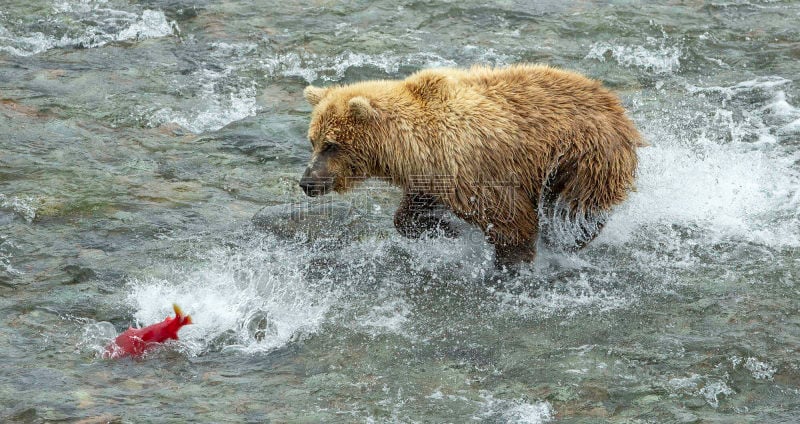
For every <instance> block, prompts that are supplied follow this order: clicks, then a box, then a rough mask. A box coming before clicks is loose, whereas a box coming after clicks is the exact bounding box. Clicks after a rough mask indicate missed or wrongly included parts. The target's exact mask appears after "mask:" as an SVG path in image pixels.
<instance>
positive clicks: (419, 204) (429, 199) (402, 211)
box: [394, 192, 458, 238]
mask: <svg viewBox="0 0 800 424" xmlns="http://www.w3.org/2000/svg"><path fill="white" fill-rule="evenodd" d="M446 212H447V209H446V208H445V206H444V205H442V203H441V202H439V200H438V199H436V197H435V196H432V195H430V194H425V193H411V192H406V193H405V194H404V195H403V201H402V202H401V203H400V207H399V208H397V212H395V214H394V226H395V228H397V231H398V232H399V233H400V234H402V235H403V236H405V237H408V238H419V237H420V236H422V234H423V233H425V232H426V231H428V232H429V234H430V235H431V236H432V237H436V236H437V235H439V234H444V236H445V237H458V230H456V229H455V228H453V226H452V225H451V224H450V222H449V221H448V220H447V219H446V218H445V217H444V214H445V213H446Z"/></svg>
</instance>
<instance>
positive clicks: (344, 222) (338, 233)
mask: <svg viewBox="0 0 800 424" xmlns="http://www.w3.org/2000/svg"><path fill="white" fill-rule="evenodd" d="M365 218H367V217H364V216H362V214H361V213H360V212H359V211H358V210H356V208H354V207H353V205H351V204H350V203H348V202H343V201H325V202H320V203H285V204H280V205H274V206H265V207H264V208H262V209H261V210H260V211H258V212H256V214H255V215H254V216H253V218H252V220H251V221H252V223H253V226H255V227H256V228H257V229H259V230H262V231H265V232H268V233H271V234H273V235H275V236H277V237H280V238H287V239H289V238H304V239H306V240H308V241H318V240H322V239H333V240H353V239H357V238H359V237H363V236H365V235H368V234H372V233H373V231H371V230H372V228H371V226H370V220H369V219H365Z"/></svg>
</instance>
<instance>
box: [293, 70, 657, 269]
mask: <svg viewBox="0 0 800 424" xmlns="http://www.w3.org/2000/svg"><path fill="white" fill-rule="evenodd" d="M304 96H305V98H306V100H307V101H308V102H309V103H310V104H311V105H313V106H314V110H313V112H312V115H311V123H310V125H309V130H308V138H309V140H310V142H311V144H312V146H313V153H312V159H311V163H310V164H309V167H308V169H307V170H306V173H305V174H304V175H303V178H302V179H301V182H300V184H301V186H302V187H303V189H304V190H305V191H306V193H307V194H309V195H312V196H313V195H320V194H325V193H327V192H328V191H330V190H334V191H337V192H344V191H347V190H349V189H350V188H352V187H353V186H354V185H356V184H358V183H359V182H360V181H363V180H364V179H366V178H370V177H378V178H383V179H386V180H388V181H390V182H391V183H393V184H395V185H397V186H399V187H401V188H402V189H403V191H404V199H403V201H402V203H401V207H400V208H399V209H398V211H397V213H396V214H395V226H396V227H397V229H398V231H399V232H400V233H401V234H403V235H405V236H408V237H419V236H420V235H421V234H423V233H424V232H425V231H426V230H431V229H439V230H441V231H440V232H443V233H444V234H446V235H455V230H453V229H452V228H451V226H450V225H449V224H448V223H447V222H446V220H445V219H444V214H445V212H446V211H448V210H449V211H452V212H453V213H454V214H455V215H456V216H458V217H460V218H462V219H464V220H465V221H467V222H469V223H472V224H474V225H476V226H478V227H479V228H480V229H481V230H483V232H484V233H485V234H486V236H487V239H488V241H489V242H490V243H492V244H493V245H494V246H495V250H496V263H497V264H498V265H506V264H513V263H517V262H520V261H526V262H529V261H533V260H534V258H535V255H536V241H537V239H538V237H539V234H540V232H541V233H542V236H543V239H544V241H545V242H548V243H551V244H559V245H562V246H565V247H567V248H576V249H577V248H581V247H583V246H585V245H586V244H587V243H589V242H590V241H591V240H592V239H594V237H596V236H597V234H598V233H599V231H600V230H601V229H602V227H603V224H604V223H605V220H606V217H607V216H608V213H609V212H610V210H611V208H612V207H613V206H614V205H616V204H618V203H620V202H622V201H623V200H625V198H626V196H627V194H628V192H629V191H630V190H632V188H633V183H634V177H635V173H636V167H637V156H636V148H637V147H639V146H642V145H644V143H643V141H642V138H641V136H640V134H639V132H638V131H637V130H636V127H635V126H634V124H633V122H632V121H631V120H630V119H629V118H628V117H627V116H626V114H625V110H624V109H623V107H622V105H621V104H620V101H619V99H618V97H617V96H616V95H615V94H613V93H612V92H611V91H609V90H607V89H606V88H604V87H603V86H602V84H601V83H600V82H598V81H595V80H591V79H589V78H586V77H584V76H583V75H580V74H578V73H575V72H570V71H565V70H560V69H556V68H552V67H549V66H544V65H514V66H510V67H505V68H490V67H482V66H476V67H473V68H471V69H468V70H465V69H452V68H439V69H428V70H422V71H419V72H417V73H415V74H413V75H411V76H409V77H408V78H406V79H404V80H382V81H364V82H359V83H355V84H350V85H343V86H333V87H327V88H320V87H314V86H309V87H307V88H306V89H305V90H304Z"/></svg>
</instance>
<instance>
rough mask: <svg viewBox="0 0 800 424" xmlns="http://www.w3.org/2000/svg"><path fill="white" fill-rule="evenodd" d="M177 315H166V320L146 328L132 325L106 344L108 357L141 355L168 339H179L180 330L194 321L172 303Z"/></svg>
mask: <svg viewBox="0 0 800 424" xmlns="http://www.w3.org/2000/svg"><path fill="white" fill-rule="evenodd" d="M172 308H173V310H174V311H175V317H169V316H168V317H166V318H165V319H164V321H161V322H159V323H156V324H153V325H148V326H147V327H144V328H133V327H130V328H128V329H127V330H125V331H123V332H122V334H120V335H119V336H117V338H116V339H114V342H113V343H111V344H109V345H108V346H106V352H105V355H104V356H106V357H109V358H121V357H123V356H127V355H131V356H140V355H142V354H143V353H144V352H145V351H147V350H148V349H150V348H152V347H155V346H156V345H157V344H159V343H163V342H165V341H167V340H177V339H178V330H180V329H181V327H183V326H184V325H189V324H191V323H192V318H191V317H190V316H189V315H184V314H183V311H181V308H179V307H178V305H175V304H173V305H172Z"/></svg>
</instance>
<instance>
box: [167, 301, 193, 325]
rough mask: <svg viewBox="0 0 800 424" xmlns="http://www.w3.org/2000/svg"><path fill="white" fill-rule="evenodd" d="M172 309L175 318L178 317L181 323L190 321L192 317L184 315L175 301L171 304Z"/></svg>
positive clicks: (189, 322)
mask: <svg viewBox="0 0 800 424" xmlns="http://www.w3.org/2000/svg"><path fill="white" fill-rule="evenodd" d="M172 310H173V311H175V318H178V319H179V321H178V322H180V324H181V325H189V324H191V323H192V317H191V316H190V315H184V314H183V311H182V310H181V308H180V306H178V304H177V303H173V304H172Z"/></svg>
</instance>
